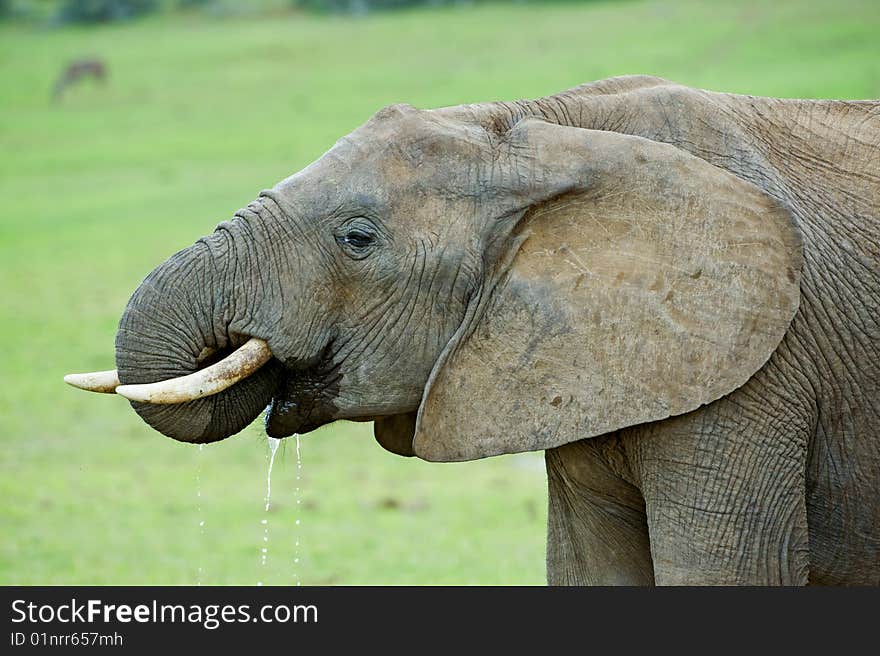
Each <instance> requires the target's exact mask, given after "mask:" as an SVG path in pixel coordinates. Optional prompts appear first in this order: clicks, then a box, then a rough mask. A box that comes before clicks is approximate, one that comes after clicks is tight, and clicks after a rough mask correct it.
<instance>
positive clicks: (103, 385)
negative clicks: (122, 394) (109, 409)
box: [64, 369, 119, 394]
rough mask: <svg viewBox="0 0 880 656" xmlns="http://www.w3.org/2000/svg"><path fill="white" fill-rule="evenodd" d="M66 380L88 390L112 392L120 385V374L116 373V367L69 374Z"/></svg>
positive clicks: (69, 383) (103, 392)
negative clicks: (107, 369)
mask: <svg viewBox="0 0 880 656" xmlns="http://www.w3.org/2000/svg"><path fill="white" fill-rule="evenodd" d="M64 382H65V383H67V384H68V385H73V386H74V387H78V388H80V389H82V390H86V391H87V392H100V393H101V394H112V393H113V392H115V391H116V388H117V387H119V376H117V375H116V369H111V370H109V371H92V372H90V373H87V374H67V375H66V376H65V377H64Z"/></svg>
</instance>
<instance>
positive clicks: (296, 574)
mask: <svg viewBox="0 0 880 656" xmlns="http://www.w3.org/2000/svg"><path fill="white" fill-rule="evenodd" d="M295 437H296V515H297V517H296V521H295V522H294V523H295V525H296V527H297V529H296V532H295V533H294V535H295V537H296V542H295V544H294V547H293V580H294V581H295V582H296V584H297V585H301V584H302V582H301V581H300V577H299V525H300V524H299V511H300V506H301V505H302V498H301V497H300V487H301V485H302V480H301V479H302V452H301V451H300V448H299V433H296V434H295Z"/></svg>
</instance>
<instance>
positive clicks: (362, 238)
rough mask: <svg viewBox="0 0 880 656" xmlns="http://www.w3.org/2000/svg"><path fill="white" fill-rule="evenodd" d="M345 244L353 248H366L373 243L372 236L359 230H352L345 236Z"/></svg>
mask: <svg viewBox="0 0 880 656" xmlns="http://www.w3.org/2000/svg"><path fill="white" fill-rule="evenodd" d="M345 243H346V244H348V245H349V246H353V247H354V248H366V247H367V246H369V245H370V244H372V243H373V237H372V235H368V234H367V233H366V232H362V231H360V230H352V231H350V232H348V233H346V235H345Z"/></svg>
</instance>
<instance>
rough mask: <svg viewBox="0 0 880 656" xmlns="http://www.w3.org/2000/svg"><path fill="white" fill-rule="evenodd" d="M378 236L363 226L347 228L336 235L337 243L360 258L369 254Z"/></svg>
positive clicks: (356, 257)
mask: <svg viewBox="0 0 880 656" xmlns="http://www.w3.org/2000/svg"><path fill="white" fill-rule="evenodd" d="M375 241H376V238H375V236H374V235H373V234H371V233H370V232H368V231H366V230H365V229H364V228H361V227H350V228H347V229H346V230H345V231H344V232H343V233H342V234H339V235H337V236H336V243H337V244H339V246H340V248H342V250H343V251H344V252H345V253H346V255H348V256H349V257H352V258H354V259H356V260H360V259H362V258H365V257H366V256H367V255H369V253H370V250H371V248H370V247H371V246H372V245H373V244H374V243H375Z"/></svg>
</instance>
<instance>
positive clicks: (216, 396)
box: [116, 223, 282, 443]
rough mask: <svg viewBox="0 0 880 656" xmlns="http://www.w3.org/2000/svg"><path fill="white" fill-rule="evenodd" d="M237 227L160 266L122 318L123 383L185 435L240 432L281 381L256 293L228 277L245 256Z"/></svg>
mask: <svg viewBox="0 0 880 656" xmlns="http://www.w3.org/2000/svg"><path fill="white" fill-rule="evenodd" d="M236 233H237V229H236V225H235V224H234V223H231V224H223V225H222V226H221V227H220V228H219V229H218V230H217V231H216V232H215V233H214V234H213V235H211V236H210V237H207V238H205V239H202V240H200V241H198V242H197V243H196V244H194V245H193V246H191V247H189V248H187V249H185V250H183V251H180V252H179V253H177V254H175V255H173V256H172V257H171V258H169V259H168V260H167V261H166V262H164V263H163V264H161V265H160V266H159V267H157V268H156V269H155V270H154V271H153V272H152V273H151V274H150V275H149V276H147V278H146V279H145V280H144V281H143V283H141V285H140V286H139V287H138V289H137V290H136V291H135V292H134V294H133V295H132V297H131V299H130V300H129V302H128V305H127V307H126V309H125V312H124V313H123V315H122V318H121V320H120V322H119V329H118V332H117V335H116V366H117V373H118V380H119V382H120V383H121V386H120V387H119V388H117V391H118V392H119V393H120V394H122V395H123V396H126V397H128V398H129V399H133V400H132V402H131V405H132V407H133V408H134V409H135V411H136V412H137V413H138V414H139V415H140V416H141V418H142V419H144V421H146V422H147V423H148V424H149V425H150V426H152V427H153V428H154V429H156V430H157V431H159V432H160V433H163V434H164V435H167V436H168V437H171V438H173V439H176V440H180V441H183V442H198V443H205V442H214V441H217V440H221V439H224V438H226V437H229V436H230V435H234V434H235V433H238V432H239V431H241V430H242V429H244V428H245V427H246V426H247V425H248V424H250V423H251V422H252V421H253V420H254V419H255V418H256V417H257V416H258V415H259V414H260V412H261V411H262V410H263V409H264V408H265V407H266V406H267V404H268V403H269V402H270V401H271V399H272V396H273V394H274V392H275V390H276V388H277V387H278V384H279V382H280V377H281V370H282V367H281V364H280V363H279V362H278V361H277V360H275V359H274V358H272V357H271V352H270V351H269V348H268V346H267V345H266V342H265V341H263V340H262V339H256V337H258V335H256V334H255V333H254V331H256V332H258V333H259V332H260V331H261V328H260V327H259V325H258V322H256V321H254V316H255V312H256V308H254V307H249V305H250V306H252V305H253V303H254V300H255V299H254V298H251V299H246V298H243V297H242V295H241V293H240V292H239V290H237V289H236V288H235V286H234V283H231V282H230V281H234V280H236V279H238V280H241V271H242V268H243V266H244V265H245V264H246V263H243V262H241V261H240V260H239V259H238V258H237V257H236V248H235V241H236V239H235V234H236ZM249 291H251V292H253V291H254V290H249ZM261 336H262V337H263V338H266V337H267V335H266V334H264V333H263V334H261ZM242 345H245V346H244V348H241V349H239V347H242ZM237 349H238V350H239V352H238V353H235V355H234V356H232V357H228V356H230V354H232V353H233V352H235V351H236V350H237ZM160 381H165V382H162V383H160V384H158V385H155V383H159V382H160Z"/></svg>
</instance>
